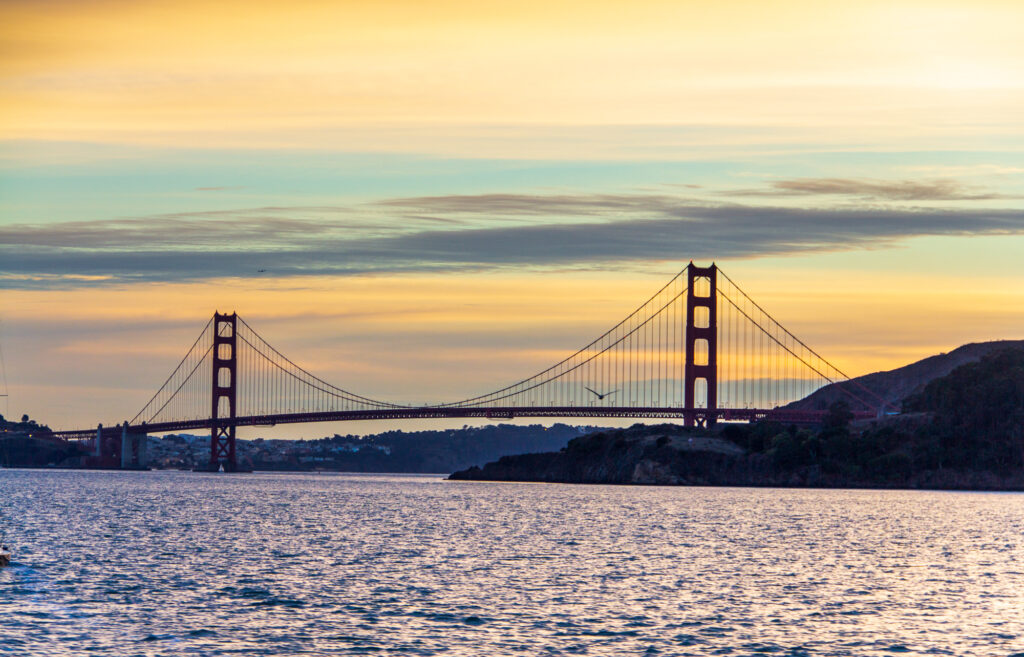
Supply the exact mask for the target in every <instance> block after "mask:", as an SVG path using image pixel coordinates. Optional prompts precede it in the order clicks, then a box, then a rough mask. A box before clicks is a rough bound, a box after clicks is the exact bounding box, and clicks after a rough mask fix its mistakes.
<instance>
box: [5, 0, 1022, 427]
mask: <svg viewBox="0 0 1024 657" xmlns="http://www.w3.org/2000/svg"><path fill="white" fill-rule="evenodd" d="M1021 25H1024V5H1022V4H1021V3H1019V2H984V1H983V2H962V1H954V2H944V3H936V2H905V1H904V2H881V1H879V2H858V3H852V2H849V3H847V2H842V3H819V2H780V3H770V4H768V3H761V2H721V3H707V2H634V3H630V4H628V5H623V4H622V3H613V2H596V3H594V2H591V3H569V2H554V3H552V2H520V3H498V4H494V3H482V4H481V3H470V2H454V1H453V2H439V3H417V2H382V3H355V2H341V3H338V2H312V1H305V0H304V1H299V2H290V3H275V2H245V3H238V2H223V3H213V4H211V3H200V2H153V1H143V2H121V1H118V0H111V1H104V2H62V1H58V0H53V1H47V2H29V1H23V2H18V1H16V2H6V3H4V4H3V6H2V7H0V47H2V53H3V56H2V57H0V290H2V292H0V346H2V348H3V355H4V358H5V365H6V369H7V382H8V388H9V390H8V391H6V392H8V393H9V395H10V396H9V397H8V398H6V401H5V404H6V406H4V405H3V404H0V410H3V412H4V414H5V415H6V414H8V413H10V414H17V415H20V414H21V413H29V414H31V415H32V416H33V417H38V418H40V419H41V420H42V421H45V422H48V423H49V424H51V425H53V426H61V427H70V426H78V425H85V424H90V423H94V422H95V421H96V419H97V417H109V418H110V419H111V420H115V421H116V420H120V419H122V418H123V417H125V416H130V415H132V414H133V413H134V411H136V410H137V409H138V407H139V406H140V405H141V404H142V403H144V402H145V400H146V397H147V394H148V393H147V391H150V390H153V389H155V386H156V385H158V384H159V383H160V381H161V379H162V377H163V376H166V373H167V372H168V371H169V370H170V368H172V367H173V366H174V364H175V363H176V362H177V359H178V358H180V355H181V353H183V351H182V350H183V349H184V348H186V347H187V346H188V344H190V343H191V340H192V339H194V337H195V334H197V333H198V332H199V330H200V329H201V328H202V326H203V325H204V323H205V322H206V321H207V320H208V319H209V317H210V316H211V315H212V313H213V312H214V310H217V309H219V310H221V311H237V312H238V313H239V314H240V315H242V316H244V317H245V318H246V319H247V321H249V322H250V323H252V324H253V325H254V326H258V327H260V330H261V331H262V332H263V333H264V334H265V335H266V336H267V337H268V339H269V338H270V337H273V342H274V343H275V345H277V346H279V348H281V349H282V350H284V351H286V352H287V353H288V354H289V356H290V357H291V358H293V359H294V360H295V361H296V362H299V363H303V364H306V365H308V367H309V368H310V369H312V370H314V371H316V373H317V374H318V375H320V376H322V377H323V378H325V379H327V380H329V381H331V382H334V383H337V384H338V385H341V386H345V387H347V388H351V389H354V390H358V391H359V392H360V393H362V394H367V395H370V396H373V397H381V398H387V399H393V400H396V401H402V402H415V403H422V402H426V401H446V400H451V399H458V398H461V397H465V396H469V395H473V394H476V393H481V392H485V391H489V390H492V389H495V388H498V387H500V386H502V385H504V384H506V383H510V382H513V381H516V380H519V379H521V378H523V377H525V376H528V375H530V374H532V373H534V372H535V371H538V370H540V369H543V368H544V367H545V366H547V365H550V364H551V363H552V362H555V361H557V360H559V359H560V358H561V357H563V356H564V355H567V354H568V353H571V352H572V351H573V350H574V349H576V348H577V347H580V346H582V345H583V344H586V343H587V342H588V341H590V340H591V339H593V338H594V337H596V336H597V335H600V334H601V333H602V332H603V331H604V330H605V329H607V328H608V327H610V326H612V325H614V324H615V323H616V322H617V321H619V320H620V319H621V318H622V317H623V316H625V315H626V314H627V313H629V312H630V311H631V310H632V309H633V308H635V307H636V305H637V304H639V303H640V302H642V301H643V300H644V299H646V298H647V297H648V296H649V295H650V294H651V293H653V292H654V291H655V290H657V289H658V287H660V285H661V284H662V283H663V282H664V281H666V280H667V279H669V278H670V277H671V276H673V275H675V274H676V273H677V272H678V271H679V270H680V269H682V267H684V266H685V265H686V263H687V262H689V261H690V260H691V259H693V260H695V261H697V262H698V263H710V262H711V261H715V262H717V263H718V264H719V265H720V266H721V267H722V268H723V270H725V271H727V272H728V273H729V275H730V276H731V277H733V278H734V279H735V280H736V281H737V282H738V283H739V284H741V285H743V286H744V287H745V289H748V291H750V292H751V294H752V296H754V297H755V298H756V299H758V300H759V302H760V303H763V304H764V305H765V306H766V307H767V308H769V309H770V310H771V311H772V313H773V314H774V315H775V316H777V317H778V318H779V319H780V321H782V322H783V323H784V324H786V326H787V327H789V328H790V329H792V330H793V331H794V332H795V333H797V334H798V335H799V336H800V337H801V338H802V339H804V340H805V341H807V342H808V343H809V344H812V345H813V346H814V347H815V349H817V350H818V351H819V352H821V353H822V354H824V355H826V356H828V357H829V359H830V360H832V361H833V362H834V363H835V364H836V365H837V366H838V367H840V368H842V369H843V370H844V371H846V372H847V373H849V374H851V375H858V374H864V373H868V372H872V371H876V370H879V369H889V368H893V367H897V366H900V365H903V364H906V363H908V362H911V361H913V360H916V359H918V358H922V357H925V356H928V355H931V354H934V353H938V352H941V351H946V350H950V349H952V348H955V347H956V346H958V345H960V344H963V343H966V342H977V341H987V340H995V339H1011V338H1016V339H1019V338H1022V337H1024V328H1022V327H1024V266H1022V265H1021V262H1024V258H1022V257H1021V255H1022V254H1024V211H1022V210H1021V199H1022V198H1024V157H1022V156H1024V120H1022V119H1021V116H1022V114H1021V111H1020V108H1021V107H1024V42H1022V41H1021V39H1020V26H1021ZM424 381H429V382H430V384H429V388H428V389H424V388H423V382H424Z"/></svg>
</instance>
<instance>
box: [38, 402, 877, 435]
mask: <svg viewBox="0 0 1024 657" xmlns="http://www.w3.org/2000/svg"><path fill="white" fill-rule="evenodd" d="M825 413H826V411H793V410H788V409H782V408H775V409H763V408H719V409H715V410H714V411H711V412H709V411H708V410H707V409H706V408H682V407H663V406H649V407H629V406H590V407H585V406H541V407H455V406H451V407H448V406H421V407H410V408H383V409H376V410H361V411H332V412H324V413H279V414H275V415H248V416H243V417H236V418H234V419H232V420H230V424H234V425H235V426H238V427H254V426H274V425H277V424H299V423H308V422H346V421H355V420H407V419H432V418H434V419H436V418H442V419H443V418H487V419H490V420H511V419H514V418H534V417H535V418H542V417H565V418H605V417H609V418H610V417H617V418H619V417H621V418H637V419H666V420H672V419H683V420H686V419H692V420H696V419H698V418H707V417H710V416H712V415H713V416H714V417H715V419H716V420H722V421H726V422H730V421H732V422H752V421H756V420H761V419H766V418H767V419H771V420H773V421H777V422H783V423H787V424H790V423H792V424H808V423H815V422H819V421H821V418H822V417H823V416H824V415H825ZM854 415H855V417H856V418H857V419H870V418H872V417H875V415H874V414H873V413H864V412H860V413H855V414H854ZM211 426H212V421H211V420H210V419H209V418H203V419H199V420H182V421H177V422H158V423H153V424H145V423H143V424H140V425H134V426H132V427H131V428H130V429H131V432H132V433H172V432H175V431H194V430H198V429H209V428H210V427H211ZM120 433H121V428H120V427H119V426H110V427H103V434H104V435H105V436H114V435H120ZM53 435H54V436H56V437H58V438H63V439H65V440H90V439H92V438H95V437H96V429H75V430H71V431H55V432H54V433H53Z"/></svg>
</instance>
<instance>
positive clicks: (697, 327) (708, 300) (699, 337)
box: [683, 261, 718, 427]
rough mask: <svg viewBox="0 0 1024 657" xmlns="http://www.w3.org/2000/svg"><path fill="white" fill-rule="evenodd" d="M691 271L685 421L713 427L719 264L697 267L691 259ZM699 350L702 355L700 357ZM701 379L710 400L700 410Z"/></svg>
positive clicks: (716, 364) (685, 379)
mask: <svg viewBox="0 0 1024 657" xmlns="http://www.w3.org/2000/svg"><path fill="white" fill-rule="evenodd" d="M687 272H688V276H689V281H688V282H689V286H690V287H689V289H688V291H687V293H686V365H685V369H684V372H683V379H684V381H683V386H684V387H683V395H684V400H683V406H684V407H685V408H686V409H687V411H689V412H687V413H686V416H685V420H684V423H685V425H686V426H688V427H692V426H693V425H694V424H698V425H700V426H709V427H710V426H714V424H715V420H716V419H717V415H718V267H716V266H715V265H714V263H712V264H711V266H710V267H697V266H695V265H694V264H693V262H692V261H691V262H690V266H689V267H688V268H687ZM698 285H699V286H700V289H698ZM705 292H706V293H707V294H704V293H705ZM698 343H699V344H698ZM697 347H700V349H699V350H698V349H697ZM698 353H699V354H700V358H699V359H697V358H696V357H697V354H698ZM705 356H706V357H705ZM698 379H703V381H704V383H705V390H706V392H705V395H706V401H707V404H705V405H704V408H702V409H699V410H698V409H697V406H696V405H695V404H694V401H695V399H694V397H695V394H694V393H695V388H696V384H697V380H698Z"/></svg>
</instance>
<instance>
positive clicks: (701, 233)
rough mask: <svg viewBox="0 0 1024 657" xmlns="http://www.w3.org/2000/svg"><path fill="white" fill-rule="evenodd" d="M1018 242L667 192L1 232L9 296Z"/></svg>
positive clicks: (974, 217) (1009, 212)
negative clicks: (959, 241) (218, 281)
mask: <svg viewBox="0 0 1024 657" xmlns="http://www.w3.org/2000/svg"><path fill="white" fill-rule="evenodd" d="M822 188H824V189H839V188H842V187H841V186H838V185H837V186H835V187H829V186H828V185H823V186H822ZM299 217H303V218H299ZM1011 233H1013V234H1016V233H1024V210H1016V209H1003V210H987V209H964V208H956V209H934V208H874V207H870V208H860V209H849V208H812V209H806V208H804V209H801V208H785V207H776V206H770V205H740V204H710V203H706V202H704V203H701V202H698V201H695V200H694V199H689V198H684V197H676V196H671V195H664V194H576V195H565V194H563V195H530V194H485V195H464V196H430V197H417V198H401V199H390V200H385V201H382V202H379V203H376V204H369V205H364V206H359V207H350V208H346V207H336V208H335V207H318V208H308V207H295V208H281V207H275V208H256V209H252V210H237V211H230V212H223V211H218V212H216V213H209V214H207V215H204V214H203V213H196V214H191V215H164V216H159V217H152V218H146V219H122V220H116V221H96V222H71V223H62V224H48V225H20V226H9V227H2V228H0V255H2V260H0V285H3V286H5V287H23V288H25V287H28V288H32V287H39V288H52V287H73V286H86V285H109V284H111V283H123V282H131V281H183V280H197V279H208V278H218V277H255V276H266V275H272V276H291V275H354V274H363V273H369V272H428V271H458V270H470V269H472V270H479V269H494V268H504V267H516V268H522V267H543V268H552V267H566V266H588V267H590V266H607V265H611V264H613V263H618V264H619V265H621V264H624V263H637V262H650V261H659V260H676V261H678V260H686V259H690V258H726V257H729V258H743V257H757V256H764V255H780V254H795V253H804V252H810V251H838V250H848V249H858V248H873V247H878V246H885V245H890V244H893V243H896V242H898V241H900V240H905V239H908V238H912V237H917V236H925V235H982V234H1011ZM261 269H262V270H266V272H265V273H261V272H259V270H261Z"/></svg>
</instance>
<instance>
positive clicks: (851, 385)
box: [786, 340, 1024, 411]
mask: <svg viewBox="0 0 1024 657" xmlns="http://www.w3.org/2000/svg"><path fill="white" fill-rule="evenodd" d="M1003 349H1024V340H996V341H993V342H973V343H970V344H965V345H963V346H962V347H957V348H956V349H954V350H953V351H950V352H949V353H945V354H938V355H936V356H929V357H928V358H925V359H923V360H919V361H917V362H916V363H911V364H910V365H905V366H903V367H898V368H896V369H894V370H889V371H887V372H875V373H874V374H866V375H864V376H859V377H855V378H853V379H850V380H849V381H843V382H842V383H833V384H831V385H827V386H825V387H824V388H821V389H820V390H817V391H816V392H813V393H811V394H810V395H808V396H807V397H804V398H803V399H801V400H798V401H795V402H793V403H791V404H789V405H787V406H786V408H791V409H795V410H801V411H823V410H825V409H827V408H828V407H829V406H831V405H832V404H833V403H834V402H836V401H838V400H840V399H842V400H844V401H846V402H847V403H848V404H850V408H851V410H854V411H864V410H875V409H874V408H872V407H868V406H867V405H865V404H859V403H858V402H857V401H856V400H857V399H862V400H864V401H866V402H868V403H871V404H874V403H877V400H878V399H883V400H885V401H886V402H887V403H889V404H890V405H891V408H892V409H893V410H899V409H900V407H901V404H902V402H903V400H904V399H906V398H908V397H910V396H911V395H914V394H917V393H920V392H921V390H923V389H924V387H925V385H927V384H928V382H929V381H932V380H933V379H938V378H939V377H943V376H946V375H947V374H949V373H950V372H952V371H953V370H955V369H956V368H958V367H960V366H961V365H965V364H967V363H973V362H977V361H979V360H981V359H982V358H983V357H984V356H986V355H988V354H990V353H992V352H995V351H1000V350H1003ZM865 388H866V389H867V390H869V391H870V392H871V393H873V395H874V396H872V395H871V394H868V393H866V392H864V389H865ZM844 391H849V393H851V394H852V397H851V395H850V394H846V392H844Z"/></svg>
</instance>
